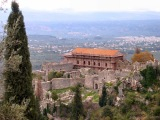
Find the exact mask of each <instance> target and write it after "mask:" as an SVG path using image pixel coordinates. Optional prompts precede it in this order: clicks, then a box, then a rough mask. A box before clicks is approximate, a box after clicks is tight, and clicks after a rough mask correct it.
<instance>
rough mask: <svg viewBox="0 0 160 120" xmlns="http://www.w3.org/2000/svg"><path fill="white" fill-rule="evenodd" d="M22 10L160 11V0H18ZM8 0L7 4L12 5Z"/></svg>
mask: <svg viewBox="0 0 160 120" xmlns="http://www.w3.org/2000/svg"><path fill="white" fill-rule="evenodd" d="M0 1H2V0H0ZM16 1H17V2H18V3H19V5H20V9H21V10H26V11H47V12H117V11H118V12H128V11H155V12H160V0H16ZM10 2H11V0H8V3H7V5H6V6H8V7H9V6H10Z"/></svg>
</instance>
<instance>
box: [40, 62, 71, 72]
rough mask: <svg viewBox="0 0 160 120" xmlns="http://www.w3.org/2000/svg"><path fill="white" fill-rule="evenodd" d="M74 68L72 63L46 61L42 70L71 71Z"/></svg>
mask: <svg viewBox="0 0 160 120" xmlns="http://www.w3.org/2000/svg"><path fill="white" fill-rule="evenodd" d="M72 69H73V64H72V63H46V64H44V65H42V71H47V70H48V71H52V70H55V71H71V70H72Z"/></svg>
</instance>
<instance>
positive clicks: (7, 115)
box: [0, 102, 28, 120]
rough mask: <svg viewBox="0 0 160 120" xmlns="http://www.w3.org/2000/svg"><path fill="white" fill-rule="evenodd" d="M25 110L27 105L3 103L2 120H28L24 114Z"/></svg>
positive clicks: (0, 111) (0, 110) (0, 107)
mask: <svg viewBox="0 0 160 120" xmlns="http://www.w3.org/2000/svg"><path fill="white" fill-rule="evenodd" d="M25 110H26V106H25V105H18V104H10V103H8V102H7V103H1V104H0V120H28V119H27V118H26V117H25V114H24V112H25Z"/></svg>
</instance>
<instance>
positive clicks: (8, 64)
mask: <svg viewBox="0 0 160 120" xmlns="http://www.w3.org/2000/svg"><path fill="white" fill-rule="evenodd" d="M11 9H12V12H11V13H10V15H9V17H8V21H7V36H6V38H5V41H4V49H5V51H4V60H5V62H4V70H3V76H4V80H5V94H4V97H5V101H7V102H11V103H12V104H19V105H21V104H22V103H23V101H25V100H29V103H28V105H27V108H26V111H25V116H26V117H27V118H28V119H29V120H33V119H34V120H39V116H40V113H39V111H38V110H37V108H38V107H37V106H36V105H37V103H36V100H35V96H34V95H33V89H32V74H31V72H32V68H31V67H32V65H31V62H30V53H29V49H28V39H27V35H26V30H25V24H24V20H23V19H24V18H23V14H22V12H21V11H20V10H19V5H18V3H16V2H15V1H12V4H11ZM10 99H12V100H11V101H10Z"/></svg>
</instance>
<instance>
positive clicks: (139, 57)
mask: <svg viewBox="0 0 160 120" xmlns="http://www.w3.org/2000/svg"><path fill="white" fill-rule="evenodd" d="M150 60H151V61H153V60H154V57H153V55H152V54H151V53H150V52H148V51H145V52H140V50H136V51H135V54H134V55H133V56H132V62H133V63H134V62H142V63H146V62H147V61H150Z"/></svg>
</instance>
